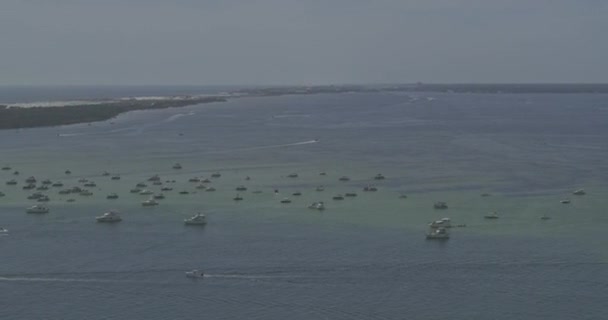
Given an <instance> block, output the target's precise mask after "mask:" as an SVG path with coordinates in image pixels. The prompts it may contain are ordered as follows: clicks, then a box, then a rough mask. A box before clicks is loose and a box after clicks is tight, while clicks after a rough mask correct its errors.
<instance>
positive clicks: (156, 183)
mask: <svg viewBox="0 0 608 320" xmlns="http://www.w3.org/2000/svg"><path fill="white" fill-rule="evenodd" d="M152 185H154V186H162V185H163V183H162V182H160V181H154V182H152Z"/></svg>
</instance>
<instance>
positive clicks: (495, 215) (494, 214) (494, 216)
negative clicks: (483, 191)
mask: <svg viewBox="0 0 608 320" xmlns="http://www.w3.org/2000/svg"><path fill="white" fill-rule="evenodd" d="M483 217H484V218H485V219H498V213H497V212H496V211H493V212H490V213H489V214H486V215H485V216H483Z"/></svg>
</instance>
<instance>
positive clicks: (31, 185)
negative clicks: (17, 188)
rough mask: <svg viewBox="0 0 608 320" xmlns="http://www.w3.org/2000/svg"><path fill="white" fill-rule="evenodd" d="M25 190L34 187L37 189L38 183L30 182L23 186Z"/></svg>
mask: <svg viewBox="0 0 608 320" xmlns="http://www.w3.org/2000/svg"><path fill="white" fill-rule="evenodd" d="M22 189H23V190H32V189H36V185H35V184H33V183H30V184H28V185H25V186H23V188H22Z"/></svg>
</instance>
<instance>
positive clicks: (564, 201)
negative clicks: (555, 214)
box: [560, 199, 570, 204]
mask: <svg viewBox="0 0 608 320" xmlns="http://www.w3.org/2000/svg"><path fill="white" fill-rule="evenodd" d="M560 202H561V203H563V204H568V203H570V200H567V199H565V200H561V201H560Z"/></svg>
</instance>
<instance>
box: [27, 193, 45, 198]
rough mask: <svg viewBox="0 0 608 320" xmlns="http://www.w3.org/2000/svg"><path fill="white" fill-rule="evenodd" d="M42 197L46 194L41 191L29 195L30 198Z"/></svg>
mask: <svg viewBox="0 0 608 320" xmlns="http://www.w3.org/2000/svg"><path fill="white" fill-rule="evenodd" d="M42 197H44V194H42V193H40V192H36V193H32V194H31V195H29V196H27V198H28V200H37V199H40V198H42Z"/></svg>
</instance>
